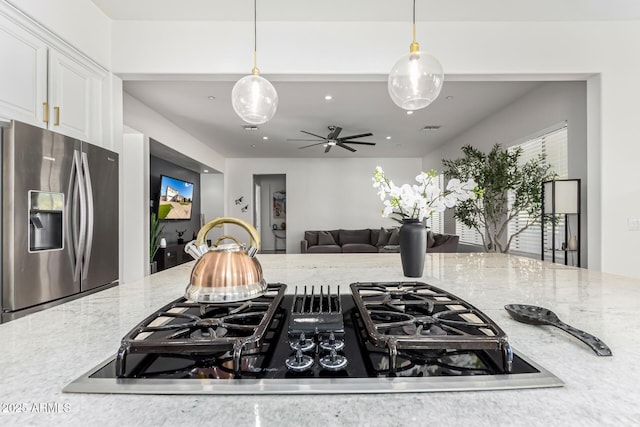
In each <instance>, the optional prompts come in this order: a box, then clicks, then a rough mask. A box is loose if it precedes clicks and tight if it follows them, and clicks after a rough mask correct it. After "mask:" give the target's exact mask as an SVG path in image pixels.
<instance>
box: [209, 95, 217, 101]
mask: <svg viewBox="0 0 640 427" xmlns="http://www.w3.org/2000/svg"><path fill="white" fill-rule="evenodd" d="M208 98H209V99H210V100H212V101H213V100H214V99H216V97H215V96H213V95H209V96H208Z"/></svg>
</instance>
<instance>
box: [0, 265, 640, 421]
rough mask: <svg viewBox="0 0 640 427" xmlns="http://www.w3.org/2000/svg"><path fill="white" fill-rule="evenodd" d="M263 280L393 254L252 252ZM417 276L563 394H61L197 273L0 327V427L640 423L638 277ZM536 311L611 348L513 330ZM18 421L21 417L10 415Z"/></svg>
mask: <svg viewBox="0 0 640 427" xmlns="http://www.w3.org/2000/svg"><path fill="white" fill-rule="evenodd" d="M258 258H259V260H260V262H261V263H262V266H263V269H264V274H265V278H266V279H267V280H268V281H269V282H281V283H286V284H287V285H288V286H289V288H288V290H290V291H291V292H293V288H294V287H295V285H305V284H306V285H320V284H325V285H326V284H329V285H331V286H332V287H333V286H335V285H340V286H341V289H348V285H349V284H350V283H352V282H357V281H401V280H406V279H405V278H404V277H403V276H402V271H401V267H400V258H399V255H398V254H335V255H334V254H322V255H308V254H305V255H300V254H296V255H259V256H258ZM426 263H427V266H426V268H425V271H424V276H423V277H422V279H419V280H421V281H424V282H428V283H431V284H433V285H435V286H438V287H441V288H443V289H446V290H447V291H449V292H452V293H453V294H455V295H458V296H459V297H461V298H463V299H465V300H467V301H469V302H470V303H472V304H473V305H475V306H476V307H477V308H479V309H480V310H482V311H484V312H485V313H486V314H487V315H488V316H489V317H491V318H492V319H493V320H494V321H495V322H496V323H498V325H500V326H501V328H502V329H503V330H504V331H505V332H506V333H507V334H508V335H509V339H510V342H511V344H512V345H513V346H514V347H515V348H516V349H517V350H518V351H520V352H521V353H523V354H525V355H526V356H528V357H529V358H531V359H533V360H534V361H536V362H537V363H539V364H540V365H542V366H543V367H545V368H546V369H548V370H550V371H551V372H553V373H554V374H555V375H557V376H558V377H560V378H561V379H562V380H563V381H564V382H565V384H566V385H565V386H564V387H561V388H546V389H531V390H505V391H478V392H437V393H408V394H367V395H326V396H325V395H299V396H278V395H274V396H181V395H171V396H161V395H160V396H156V395H107V394H70V393H62V391H61V390H62V388H63V387H64V386H66V385H67V384H69V383H70V382H71V381H73V380H75V379H76V378H77V377H79V376H80V375H81V374H83V373H85V372H86V371H88V370H89V369H91V368H93V367H94V366H95V365H97V364H98V363H99V362H102V361H103V360H105V359H106V358H108V357H109V356H111V355H113V354H114V353H115V351H116V350H117V348H118V346H119V342H120V339H121V338H122V337H123V336H124V335H125V334H126V333H127V332H128V331H129V330H130V329H131V328H132V327H133V326H135V325H136V324H137V323H138V322H140V321H141V320H142V319H143V318H144V317H146V316H147V315H148V314H150V313H151V312H153V311H155V310H156V309H158V308H159V307H161V306H163V305H165V304H166V303H167V302H169V301H171V300H173V299H175V298H177V297H179V296H181V295H182V293H183V291H184V287H185V286H186V283H187V281H188V278H189V272H190V270H191V267H192V266H193V263H189V264H183V265H181V266H178V267H175V268H173V269H170V270H167V271H164V272H161V273H158V274H155V275H153V276H150V277H147V278H146V279H144V280H141V281H139V282H135V283H128V284H124V285H121V286H118V287H115V288H111V289H108V290H105V291H103V292H99V293H97V294H93V295H89V296H87V297H84V298H81V299H79V300H76V301H71V302H69V303H66V304H63V305H61V306H57V307H54V308H51V309H48V310H45V311H43V312H39V313H35V314H32V315H29V316H26V317H24V318H21V319H18V320H15V321H12V322H9V323H6V324H2V325H0V348H1V351H0V405H2V407H0V409H1V410H0V425H2V426H7V425H20V426H22V425H102V426H109V425H119V426H129V425H141V426H146V425H153V426H176V425H190V426H191V425H196V426H199V425H203V426H204V425H207V426H218V425H227V426H229V425H233V426H245V425H255V426H288V425H296V426H328V425H358V426H360V425H362V426H367V425H368V426H396V425H397V426H405V425H473V426H482V425H491V426H496V425H516V426H518V425H534V426H535V425H545V426H561V425H576V426H577V425H580V426H590V425H593V426H602V425H616V426H626V425H638V422H640V421H639V420H640V404H639V402H640V369H639V368H638V365H639V363H638V362H639V360H640V332H639V331H640V316H638V313H639V312H640V280H635V279H629V278H624V277H620V276H613V275H606V274H602V273H598V272H594V271H589V270H584V269H576V268H571V267H565V266H562V265H558V264H549V263H542V262H540V261H537V260H532V259H528V258H520V257H515V256H505V255H500V254H428V255H427V261H426ZM508 303H526V304H535V305H542V306H544V307H547V308H550V309H552V310H554V311H555V312H556V313H557V314H558V315H559V317H560V318H561V319H562V320H564V321H565V322H567V323H569V324H571V325H573V326H575V327H578V328H580V329H583V330H586V331H588V332H590V333H592V334H594V335H596V336H598V337H600V338H601V339H602V340H603V341H604V342H606V343H607V344H608V345H609V346H610V347H611V349H612V350H613V354H614V355H613V357H598V356H596V355H595V354H594V353H593V352H592V351H591V350H590V349H589V348H587V347H586V346H585V345H584V344H582V343H580V342H579V341H577V340H576V339H574V338H572V337H571V336H569V335H568V334H566V333H564V332H562V331H560V330H559V329H556V328H552V327H548V326H543V327H537V326H531V325H525V324H521V323H518V322H515V321H514V320H512V319H511V318H510V317H509V316H508V314H507V313H506V311H505V310H504V309H503V306H504V305H505V304H508ZM20 410H22V411H23V412H18V411H20Z"/></svg>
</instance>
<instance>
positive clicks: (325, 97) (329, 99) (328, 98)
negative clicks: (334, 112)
mask: <svg viewBox="0 0 640 427" xmlns="http://www.w3.org/2000/svg"><path fill="white" fill-rule="evenodd" d="M332 99H333V96H331V95H325V96H324V100H325V101H331V100H332Z"/></svg>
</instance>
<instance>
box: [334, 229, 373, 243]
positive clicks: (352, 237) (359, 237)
mask: <svg viewBox="0 0 640 427" xmlns="http://www.w3.org/2000/svg"><path fill="white" fill-rule="evenodd" d="M338 239H339V240H340V244H341V245H344V244H346V243H366V244H369V243H371V232H370V231H369V229H364V230H340V234H339V235H338Z"/></svg>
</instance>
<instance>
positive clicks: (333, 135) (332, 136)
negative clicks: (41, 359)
mask: <svg viewBox="0 0 640 427" xmlns="http://www.w3.org/2000/svg"><path fill="white" fill-rule="evenodd" d="M340 132H342V128H341V127H340V126H335V127H334V128H333V130H332V131H331V132H330V133H329V135H328V136H327V139H338V135H340Z"/></svg>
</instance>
